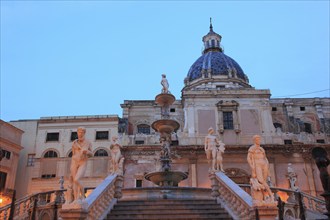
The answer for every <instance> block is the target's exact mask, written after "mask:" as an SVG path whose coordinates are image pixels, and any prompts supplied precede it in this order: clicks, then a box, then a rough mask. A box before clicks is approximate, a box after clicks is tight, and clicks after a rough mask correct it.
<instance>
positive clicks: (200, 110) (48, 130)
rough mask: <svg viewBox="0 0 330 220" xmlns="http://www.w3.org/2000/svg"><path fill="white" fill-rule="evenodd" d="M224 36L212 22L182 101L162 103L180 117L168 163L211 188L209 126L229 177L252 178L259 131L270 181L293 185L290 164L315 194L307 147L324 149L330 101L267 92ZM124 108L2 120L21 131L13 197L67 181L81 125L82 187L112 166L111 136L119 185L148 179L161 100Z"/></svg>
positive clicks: (193, 183) (156, 164) (191, 182)
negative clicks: (118, 148) (84, 150)
mask: <svg viewBox="0 0 330 220" xmlns="http://www.w3.org/2000/svg"><path fill="white" fill-rule="evenodd" d="M221 38H222V37H221V35H219V34H217V33H216V32H214V31H213V27H212V25H211V26H210V30H209V32H208V33H207V34H206V35H205V36H204V37H203V39H202V40H203V43H204V51H203V54H202V55H201V56H200V57H199V58H198V59H197V60H196V61H195V62H194V63H193V64H192V66H191V68H190V69H189V70H188V74H187V76H186V78H185V79H184V87H183V89H182V94H181V99H177V100H176V101H175V102H174V103H173V104H172V105H171V106H170V109H169V116H170V118H171V119H173V120H175V121H177V122H178V123H179V124H180V127H179V129H178V130H176V131H175V132H173V133H172V136H171V139H172V146H171V159H172V168H173V169H174V170H180V171H184V172H188V174H189V176H188V178H187V179H186V180H185V181H183V182H181V183H180V186H187V187H202V188H210V180H209V178H208V169H209V165H208V161H207V160H206V156H205V151H204V138H205V136H206V135H207V131H208V129H209V128H210V127H212V128H214V130H215V131H216V135H217V136H218V138H219V139H221V140H222V142H224V143H225V144H226V146H225V148H226V149H225V153H224V154H223V165H224V170H225V171H226V174H227V175H228V176H229V177H230V178H232V180H234V182H236V183H240V184H248V183H249V178H250V175H251V171H250V169H249V167H248V165H247V152H248V148H249V146H250V145H251V144H252V137H253V136H254V135H256V134H258V135H260V136H261V137H262V142H261V143H262V146H263V147H264V149H265V151H266V155H267V157H268V160H269V163H270V174H271V178H270V181H269V183H270V184H272V185H273V186H276V187H279V188H286V189H289V188H290V187H291V188H292V184H291V185H290V181H289V177H288V167H289V168H290V172H292V170H294V171H295V173H296V176H297V181H296V182H295V184H296V187H298V188H299V189H300V190H301V191H303V192H306V193H308V194H311V195H312V196H320V194H321V193H322V192H323V189H322V185H321V182H320V179H319V172H318V169H317V167H316V165H315V163H314V161H313V159H312V156H311V150H312V149H313V147H315V146H321V147H324V148H325V149H326V150H327V151H328V152H330V99H329V98H296V99H295V98H285V99H272V98H271V92H270V90H268V89H256V88H254V87H253V86H252V85H250V84H249V79H248V76H247V75H246V74H245V73H244V71H243V69H242V68H241V67H240V66H239V64H238V63H237V62H236V61H235V60H234V59H232V58H231V57H229V56H227V55H226V54H225V53H224V51H223V49H222V48H221V44H220V42H221ZM155 83H156V82H155ZM157 83H158V82H157ZM156 95H157V94H155V96H156ZM121 107H122V109H123V114H122V116H121V117H119V116H117V115H95V116H67V117H66V116H63V117H43V118H40V119H38V120H18V121H11V122H9V123H10V124H11V125H13V126H15V127H17V128H19V129H21V130H23V131H24V134H23V136H22V143H21V146H22V147H23V148H24V149H23V150H22V151H21V153H20V160H19V164H18V169H17V172H16V173H9V174H8V175H16V185H15V189H16V191H17V197H18V198H20V197H23V196H25V195H29V194H32V193H36V192H40V191H49V190H55V189H59V187H60V185H59V181H60V178H61V177H63V178H64V187H66V186H67V184H68V177H69V173H70V171H69V169H70V168H69V167H70V163H71V160H70V159H71V158H70V157H71V155H72V152H71V145H72V141H73V140H74V139H75V138H76V135H77V134H76V130H77V128H78V127H79V126H83V127H85V128H86V138H87V139H89V140H90V141H91V142H92V146H93V147H92V150H93V155H94V156H93V157H92V158H90V159H89V160H88V165H87V171H86V175H85V177H84V179H83V182H84V185H85V186H86V187H87V188H94V187H96V186H97V185H98V184H99V183H100V182H101V181H102V180H103V179H104V178H105V177H106V176H107V175H108V174H109V172H110V170H111V165H110V148H109V147H110V141H111V138H112V137H113V136H118V137H119V139H120V142H121V144H122V146H123V149H122V154H123V156H124V158H125V162H124V188H135V187H149V186H153V183H151V182H149V181H147V180H145V179H144V175H145V174H146V173H148V172H152V171H156V170H159V168H160V166H161V164H160V161H159V155H160V142H159V134H158V133H157V132H156V131H155V130H153V129H152V127H151V125H152V123H153V122H154V121H156V120H159V119H161V106H159V105H157V104H156V103H155V100H124V101H123V103H122V104H121ZM1 169H2V168H1ZM1 172H5V171H2V170H1ZM6 186H7V187H8V188H9V187H11V185H10V186H9V185H6ZM285 199H286V198H285V195H283V200H285Z"/></svg>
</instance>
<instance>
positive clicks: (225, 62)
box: [185, 23, 251, 89]
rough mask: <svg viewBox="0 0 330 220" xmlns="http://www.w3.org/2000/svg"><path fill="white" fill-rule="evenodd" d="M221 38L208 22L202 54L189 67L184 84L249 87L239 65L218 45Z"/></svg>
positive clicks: (224, 87)
mask: <svg viewBox="0 0 330 220" xmlns="http://www.w3.org/2000/svg"><path fill="white" fill-rule="evenodd" d="M221 38H222V37H221V35H219V34H217V33H215V32H214V31H213V27H212V23H210V31H209V33H208V34H207V35H205V36H204V37H203V42H204V51H203V54H202V56H200V57H199V58H198V59H197V60H196V61H195V62H194V63H193V65H192V66H191V67H190V69H189V71H188V74H187V77H186V78H185V86H188V87H189V88H197V89H198V88H200V89H202V88H207V89H211V88H223V89H226V88H230V89H233V88H242V87H251V86H250V85H249V79H248V77H247V76H246V75H245V74H244V71H243V70H242V68H241V67H240V65H239V64H238V63H237V62H236V61H235V60H234V59H232V58H231V57H229V56H227V55H225V54H224V52H223V49H222V47H221V45H220V42H221ZM206 84H207V87H205V85H206ZM211 84H212V85H211Z"/></svg>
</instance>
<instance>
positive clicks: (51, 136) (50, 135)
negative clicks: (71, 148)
mask: <svg viewBox="0 0 330 220" xmlns="http://www.w3.org/2000/svg"><path fill="white" fill-rule="evenodd" d="M59 138H60V133H59V132H50V133H47V137H46V141H47V142H48V141H59Z"/></svg>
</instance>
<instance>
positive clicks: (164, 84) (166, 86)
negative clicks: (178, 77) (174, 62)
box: [160, 74, 170, 93]
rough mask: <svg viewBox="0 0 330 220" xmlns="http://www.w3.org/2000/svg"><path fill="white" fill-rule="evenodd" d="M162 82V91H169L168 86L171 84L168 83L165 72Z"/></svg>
mask: <svg viewBox="0 0 330 220" xmlns="http://www.w3.org/2000/svg"><path fill="white" fill-rule="evenodd" d="M160 84H161V85H162V86H163V89H162V93H169V91H168V88H169V87H170V85H169V84H168V81H167V79H166V75H165V74H162V81H160Z"/></svg>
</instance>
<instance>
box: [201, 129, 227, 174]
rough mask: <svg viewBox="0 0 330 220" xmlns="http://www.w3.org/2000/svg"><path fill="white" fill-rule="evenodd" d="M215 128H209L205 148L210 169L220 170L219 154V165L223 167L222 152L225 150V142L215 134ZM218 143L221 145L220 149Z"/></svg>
mask: <svg viewBox="0 0 330 220" xmlns="http://www.w3.org/2000/svg"><path fill="white" fill-rule="evenodd" d="M213 133H214V130H213V128H209V129H208V135H207V136H206V137H205V142H204V149H205V153H206V158H207V162H208V164H209V171H216V170H218V169H217V168H218V166H217V155H218V156H219V163H218V164H219V167H220V170H221V171H222V172H223V169H222V153H223V152H224V146H225V145H224V143H222V142H221V143H220V142H219V141H218V139H217V137H216V136H214V135H213ZM218 145H220V147H219V149H218V147H217V146H218Z"/></svg>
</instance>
